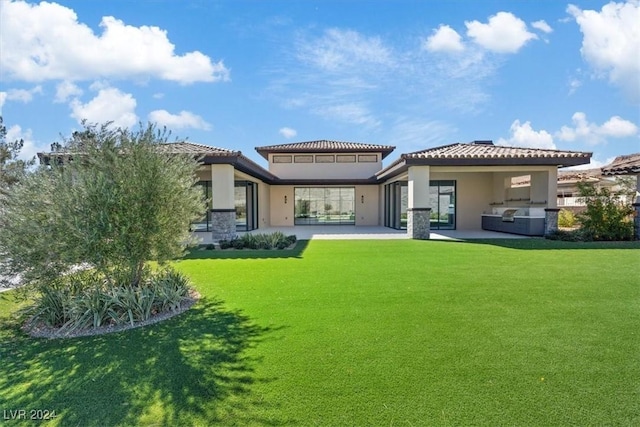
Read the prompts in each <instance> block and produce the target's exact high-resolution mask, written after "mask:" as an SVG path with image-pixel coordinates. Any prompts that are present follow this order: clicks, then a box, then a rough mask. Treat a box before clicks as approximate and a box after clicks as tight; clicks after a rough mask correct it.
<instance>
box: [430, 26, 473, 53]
mask: <svg viewBox="0 0 640 427" xmlns="http://www.w3.org/2000/svg"><path fill="white" fill-rule="evenodd" d="M424 47H425V48H426V49H427V50H428V51H430V52H462V51H463V50H464V45H463V44H462V38H461V37H460V34H458V33H457V32H456V30H454V29H453V28H451V27H450V26H448V25H440V26H439V27H438V29H437V30H434V32H433V34H432V35H431V36H429V37H428V38H427V40H426V42H425V45H424Z"/></svg>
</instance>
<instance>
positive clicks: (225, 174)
mask: <svg viewBox="0 0 640 427" xmlns="http://www.w3.org/2000/svg"><path fill="white" fill-rule="evenodd" d="M163 149H164V150H166V151H167V152H169V153H190V154H193V155H194V156H198V157H200V158H201V159H202V160H201V163H202V166H201V168H200V170H199V171H198V178H199V183H198V185H199V186H201V187H202V191H203V193H204V194H205V195H206V196H207V198H208V200H210V203H211V205H210V206H209V210H208V213H207V216H206V217H205V218H204V219H203V220H202V221H201V222H199V223H198V224H194V230H196V231H205V232H210V233H212V237H213V239H214V240H218V239H223V238H229V237H232V236H234V235H235V233H236V232H237V231H250V230H255V229H260V228H266V227H283V226H305V225H318V226H320V225H339V224H345V225H352V226H356V227H357V226H386V227H391V228H395V229H406V230H407V233H408V235H409V236H410V237H412V238H415V239H428V238H429V235H430V232H431V230H480V229H487V230H497V231H505V232H510V233H517V234H525V235H543V234H545V233H547V232H549V231H552V230H554V229H556V228H557V212H558V209H557V204H556V196H557V182H558V168H559V167H565V166H576V165H581V164H587V163H589V161H590V158H591V153H587V152H578V151H561V150H546V149H533V148H519V147H503V146H497V145H494V144H493V143H492V142H491V141H474V142H471V143H456V144H450V145H445V146H441V147H435V148H429V149H426V150H421V151H416V152H412V153H405V154H401V155H400V157H399V158H397V159H396V160H394V161H392V162H391V163H390V164H388V165H387V166H386V167H383V160H384V159H385V158H387V156H389V155H390V154H391V153H392V152H393V150H394V149H395V147H393V146H390V145H375V144H362V143H353V142H341V141H327V140H319V141H309V142H299V143H292V144H281V145H270V146H262V147H257V148H256V150H257V152H258V153H259V154H260V155H261V156H262V157H264V158H265V160H266V161H267V163H268V167H267V168H266V169H265V168H263V167H262V166H260V165H258V164H257V163H255V162H254V161H252V160H250V159H249V158H248V157H246V156H245V155H243V154H242V153H241V152H240V151H234V150H228V149H224V148H217V147H211V146H207V145H201V144H194V143H189V142H180V143H173V144H166V145H165V146H164V147H163ZM523 181H528V184H527V185H522V182H523Z"/></svg>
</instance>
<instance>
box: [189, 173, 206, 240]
mask: <svg viewBox="0 0 640 427" xmlns="http://www.w3.org/2000/svg"><path fill="white" fill-rule="evenodd" d="M196 187H199V188H200V189H201V190H202V194H203V195H204V198H205V199H206V201H205V206H204V207H203V209H202V210H203V212H206V213H205V216H204V217H203V218H202V219H201V220H200V221H198V222H194V223H193V224H191V230H192V231H211V225H210V224H211V181H200V182H197V183H196Z"/></svg>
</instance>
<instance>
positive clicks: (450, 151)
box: [376, 141, 592, 181]
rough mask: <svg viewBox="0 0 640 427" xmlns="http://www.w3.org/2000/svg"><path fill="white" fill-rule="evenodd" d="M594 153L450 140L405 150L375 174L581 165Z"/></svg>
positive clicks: (382, 178)
mask: <svg viewBox="0 0 640 427" xmlns="http://www.w3.org/2000/svg"><path fill="white" fill-rule="evenodd" d="M591 155H592V153H589V152H579V151H560V150H542V149H525V148H518V147H502V146H494V145H493V144H492V143H490V142H485V141H483V142H475V143H469V144H451V145H445V146H442V147H436V148H432V149H428V150H424V151H419V152H414V153H406V154H402V155H401V156H400V158H399V159H398V160H396V161H395V162H393V163H391V164H390V165H389V166H387V167H386V168H384V169H383V170H381V171H380V172H378V173H376V178H377V179H378V180H379V181H386V180H388V179H390V178H393V177H395V176H397V175H399V174H402V173H404V172H406V171H407V170H408V169H409V167H411V166H453V167H469V166H480V167H485V166H517V167H520V166H522V167H527V166H555V167H566V166H578V165H584V164H588V163H589V162H590V160H591Z"/></svg>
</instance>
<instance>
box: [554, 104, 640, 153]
mask: <svg viewBox="0 0 640 427" xmlns="http://www.w3.org/2000/svg"><path fill="white" fill-rule="evenodd" d="M571 121H572V122H573V126H562V127H561V128H560V130H559V131H558V132H556V137H557V138H558V139H560V140H561V141H582V142H586V143H587V144H591V145H595V144H600V143H604V142H606V141H607V138H627V137H631V136H634V135H637V134H638V126H636V125H635V124H634V123H633V122H630V121H628V120H625V119H623V118H621V117H619V116H613V117H611V118H610V119H609V120H607V121H606V122H605V123H603V124H602V125H597V124H595V123H590V122H589V121H588V120H587V115H586V114H585V113H583V112H580V111H578V112H576V113H575V114H574V115H573V116H572V117H571Z"/></svg>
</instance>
